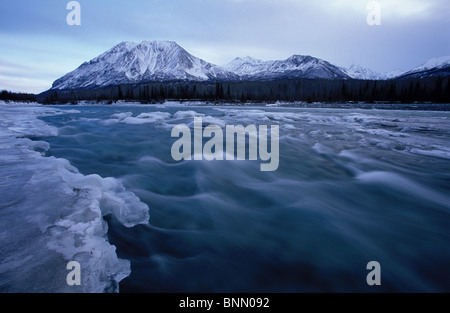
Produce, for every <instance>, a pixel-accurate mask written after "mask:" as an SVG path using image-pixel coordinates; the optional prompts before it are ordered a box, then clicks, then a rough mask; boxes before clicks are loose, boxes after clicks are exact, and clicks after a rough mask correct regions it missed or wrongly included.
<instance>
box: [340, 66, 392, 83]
mask: <svg viewBox="0 0 450 313" xmlns="http://www.w3.org/2000/svg"><path fill="white" fill-rule="evenodd" d="M341 69H342V71H343V72H344V73H346V74H347V75H348V76H350V77H351V78H353V79H363V80H380V79H385V78H386V76H385V75H382V74H380V73H377V72H374V71H372V70H370V69H368V68H365V67H362V66H359V65H351V66H350V67H349V68H341Z"/></svg>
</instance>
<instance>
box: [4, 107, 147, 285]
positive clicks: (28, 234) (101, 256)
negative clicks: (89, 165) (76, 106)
mask: <svg viewBox="0 0 450 313" xmlns="http://www.w3.org/2000/svg"><path fill="white" fill-rule="evenodd" d="M0 112H1V115H2V117H3V118H2V120H1V121H0V151H1V153H0V164H1V165H2V166H0V176H1V177H3V179H2V180H1V182H0V194H1V195H2V197H1V198H0V240H1V241H2V246H1V247H0V255H1V259H0V292H27V293H28V292H32V293H34V292H117V291H118V283H119V282H120V281H121V280H122V279H124V278H125V277H127V276H128V275H129V274H130V263H129V261H127V260H121V259H119V258H118V257H117V254H116V248H115V247H114V246H113V245H111V244H110V243H109V242H108V239H107V228H108V227H107V224H106V222H105V221H104V220H103V216H105V215H107V214H113V215H114V216H115V217H116V218H117V219H118V220H119V221H120V222H121V223H122V224H123V225H125V226H127V227H132V226H135V225H137V224H146V223H148V220H149V208H148V206H147V205H146V204H144V203H142V202H140V200H139V199H138V198H137V197H136V196H135V195H134V194H133V193H131V192H128V191H126V190H125V188H124V187H123V186H122V184H121V183H120V182H119V181H117V180H116V179H114V178H101V177H100V176H98V175H90V176H84V175H81V174H80V173H79V172H78V171H77V169H75V168H74V167H73V166H71V165H70V164H69V162H68V161H67V160H64V159H56V158H53V157H50V158H46V157H44V156H43V155H42V154H41V153H39V152H37V151H36V150H39V151H45V150H46V149H48V146H49V145H48V144H47V143H45V142H33V141H31V140H30V139H27V138H24V137H29V136H51V135H56V134H57V130H56V129H55V128H53V127H49V126H48V125H46V124H45V123H44V122H43V121H41V120H38V119H37V118H36V117H37V116H39V115H41V116H42V115H44V114H47V115H48V114H63V113H64V111H61V110H56V109H50V110H49V109H48V108H45V109H44V108H43V107H36V106H33V107H31V106H23V107H6V106H0ZM72 113H73V112H72ZM70 261H77V262H79V263H80V265H81V280H82V281H81V286H68V285H67V282H66V277H67V274H68V273H69V271H68V270H67V269H66V266H67V263H68V262H70Z"/></svg>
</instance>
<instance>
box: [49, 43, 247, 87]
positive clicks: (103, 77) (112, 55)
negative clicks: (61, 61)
mask: <svg viewBox="0 0 450 313" xmlns="http://www.w3.org/2000/svg"><path fill="white" fill-rule="evenodd" d="M237 79H239V77H237V76H236V75H235V74H233V73H231V72H228V71H226V70H224V69H223V68H221V67H219V66H217V65H214V64H211V63H208V62H206V61H203V60H201V59H199V58H197V57H195V56H193V55H191V54H189V53H188V52H187V51H186V50H184V49H183V48H182V47H180V46H179V45H178V44H176V43H175V42H172V41H151V42H150V41H143V42H142V43H140V44H138V43H133V42H122V43H120V44H118V45H117V46H115V47H114V48H112V49H111V50H109V51H107V52H105V53H103V54H101V55H100V56H98V57H96V58H95V59H93V60H91V61H90V62H86V63H84V64H82V65H81V66H80V67H79V68H77V69H76V70H75V71H73V72H71V73H69V74H67V75H65V76H63V77H62V78H60V79H58V80H57V81H55V82H54V83H53V88H52V89H77V88H91V87H104V86H108V85H118V84H133V83H141V82H148V81H172V80H189V81H207V80H237Z"/></svg>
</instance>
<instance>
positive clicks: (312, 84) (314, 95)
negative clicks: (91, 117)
mask: <svg viewBox="0 0 450 313" xmlns="http://www.w3.org/2000/svg"><path fill="white" fill-rule="evenodd" d="M38 100H39V101H40V102H43V103H46V104H55V103H69V102H71V103H74V104H75V103H77V102H78V101H82V100H89V101H99V102H100V101H109V102H113V101H118V100H129V101H140V102H142V103H154V102H161V101H164V100H181V101H183V100H199V101H229V102H247V101H261V102H274V101H288V102H289V101H302V102H330V103H331V102H349V101H358V102H368V103H372V102H377V101H385V102H403V103H412V102H433V103H450V78H449V77H444V78H443V77H436V78H423V79H396V80H381V81H370V80H324V79H289V80H277V81H264V82H225V83H221V82H215V83H214V82H169V83H146V84H140V85H119V86H110V87H104V88H98V89H80V90H50V91H48V92H45V93H43V94H41V95H40V96H39V98H38Z"/></svg>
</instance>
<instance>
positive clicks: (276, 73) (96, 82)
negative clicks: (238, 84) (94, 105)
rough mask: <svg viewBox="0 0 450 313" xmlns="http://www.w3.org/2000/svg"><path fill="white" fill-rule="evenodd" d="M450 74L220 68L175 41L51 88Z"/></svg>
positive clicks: (320, 63) (127, 50)
mask: <svg viewBox="0 0 450 313" xmlns="http://www.w3.org/2000/svg"><path fill="white" fill-rule="evenodd" d="M438 75H450V56H447V57H441V58H437V59H432V60H430V61H428V62H426V63H425V64H423V65H421V66H419V67H417V68H415V69H413V70H411V71H409V72H406V73H401V72H399V71H397V72H395V73H390V74H379V73H376V72H374V71H372V70H369V69H366V68H363V67H361V66H356V65H352V66H351V67H349V68H342V67H338V66H335V65H333V64H331V63H329V62H327V61H324V60H321V59H318V58H314V57H312V56H304V55H293V56H291V57H290V58H288V59H286V60H275V61H261V60H257V59H254V58H251V57H245V58H236V59H234V60H233V61H232V62H230V63H228V64H226V65H224V66H222V67H221V66H217V65H214V64H212V63H208V62H206V61H204V60H201V59H199V58H197V57H195V56H193V55H191V54H190V53H188V52H187V51H186V50H184V49H183V48H182V47H180V46H179V45H178V44H177V43H175V42H173V41H143V42H141V43H133V42H122V43H120V44H118V45H117V46H115V47H113V48H112V49H110V50H108V51H106V52H105V53H103V54H101V55H100V56H98V57H96V58H94V59H93V60H91V61H90V62H86V63H84V64H82V65H81V66H80V67H79V68H77V69H76V70H74V71H73V72H70V73H68V74H67V75H65V76H63V77H62V78H60V79H58V80H56V81H55V82H54V83H53V87H52V89H53V90H55V89H59V90H63V89H80V88H96V87H106V86H110V85H119V84H138V83H145V82H168V81H180V80H181V81H220V82H226V81H242V80H250V81H259V80H275V79H290V78H312V79H314V78H320V79H350V78H354V79H367V80H380V79H391V78H397V77H418V78H422V77H433V76H438Z"/></svg>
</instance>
